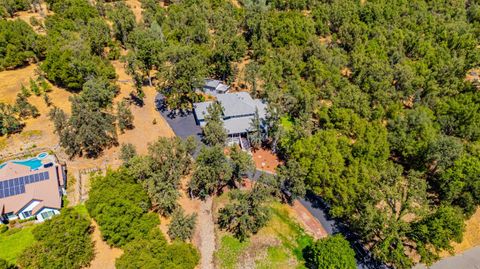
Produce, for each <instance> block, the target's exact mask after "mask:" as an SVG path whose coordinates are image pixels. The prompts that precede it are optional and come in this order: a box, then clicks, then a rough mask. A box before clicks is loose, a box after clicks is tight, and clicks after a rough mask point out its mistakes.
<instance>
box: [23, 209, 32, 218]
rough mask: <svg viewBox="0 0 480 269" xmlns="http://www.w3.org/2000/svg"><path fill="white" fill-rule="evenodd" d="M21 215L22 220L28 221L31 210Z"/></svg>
mask: <svg viewBox="0 0 480 269" xmlns="http://www.w3.org/2000/svg"><path fill="white" fill-rule="evenodd" d="M22 214H23V218H25V219H28V218H30V217H31V216H32V211H31V210H30V211H25V212H23V213H22Z"/></svg>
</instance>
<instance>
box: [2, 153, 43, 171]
mask: <svg viewBox="0 0 480 269" xmlns="http://www.w3.org/2000/svg"><path fill="white" fill-rule="evenodd" d="M47 156H48V153H46V152H42V153H40V154H38V156H37V157H35V158H31V159H28V160H14V161H8V162H12V163H15V164H20V165H25V166H28V167H30V170H37V169H39V168H42V167H43V163H42V160H43V159H45V158H46V157H47ZM8 162H5V163H2V164H0V169H2V168H3V167H4V166H5V165H7V163H8Z"/></svg>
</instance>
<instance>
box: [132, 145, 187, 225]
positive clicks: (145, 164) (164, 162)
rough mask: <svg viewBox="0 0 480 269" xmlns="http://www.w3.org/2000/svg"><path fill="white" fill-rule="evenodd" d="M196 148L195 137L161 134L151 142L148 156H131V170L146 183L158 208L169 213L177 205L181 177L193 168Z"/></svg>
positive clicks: (163, 212) (154, 204) (154, 206)
mask: <svg viewBox="0 0 480 269" xmlns="http://www.w3.org/2000/svg"><path fill="white" fill-rule="evenodd" d="M195 148H196V143H195V141H194V138H193V137H190V138H188V139H187V140H185V141H183V140H182V139H180V138H178V137H176V138H159V139H158V140H157V141H156V142H155V143H152V144H151V145H149V147H148V152H149V154H148V156H147V157H145V158H138V159H136V160H135V161H133V160H132V164H131V165H130V166H129V167H130V171H131V173H132V175H133V176H134V178H135V179H137V180H138V181H140V182H141V183H142V185H143V186H144V188H145V190H146V191H147V193H148V196H149V197H150V199H151V201H152V203H153V209H154V210H155V211H158V212H160V213H161V214H163V215H165V216H168V215H170V214H171V213H172V212H173V211H174V210H175V209H177V207H178V203H177V199H178V198H179V197H180V192H179V189H180V180H181V178H182V177H184V176H186V175H188V174H189V173H190V171H191V169H192V165H193V159H192V157H191V154H193V152H194V150H195Z"/></svg>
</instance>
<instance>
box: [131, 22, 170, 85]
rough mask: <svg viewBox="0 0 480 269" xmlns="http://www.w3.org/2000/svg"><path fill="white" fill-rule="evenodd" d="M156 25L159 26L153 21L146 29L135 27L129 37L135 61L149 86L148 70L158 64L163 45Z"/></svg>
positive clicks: (161, 36)
mask: <svg viewBox="0 0 480 269" xmlns="http://www.w3.org/2000/svg"><path fill="white" fill-rule="evenodd" d="M156 27H159V26H158V24H156V23H155V24H154V25H152V26H151V27H150V28H147V29H141V28H136V29H135V30H134V31H133V32H132V34H131V35H130V37H129V42H130V43H131V46H132V47H133V53H134V54H135V60H136V63H137V65H138V67H139V69H140V70H142V72H143V74H144V76H146V77H147V79H148V83H149V85H150V87H151V86H153V85H152V76H151V75H150V72H151V70H152V69H153V68H154V67H158V66H160V63H161V60H162V58H161V57H162V56H163V52H162V49H163V47H164V41H163V34H162V32H161V29H158V30H157V28H156Z"/></svg>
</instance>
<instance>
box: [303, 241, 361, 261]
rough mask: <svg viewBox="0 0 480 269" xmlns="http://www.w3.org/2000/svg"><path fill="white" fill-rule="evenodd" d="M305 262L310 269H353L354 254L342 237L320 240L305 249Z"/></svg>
mask: <svg viewBox="0 0 480 269" xmlns="http://www.w3.org/2000/svg"><path fill="white" fill-rule="evenodd" d="M306 253H307V254H306V256H307V257H305V260H306V261H307V263H309V265H310V268H319V269H324V268H330V269H349V268H351V269H355V268H357V267H356V262H355V252H354V251H353V249H352V248H351V247H350V243H349V242H348V241H347V240H346V239H345V238H344V237H343V236H342V235H334V236H329V237H327V238H324V239H320V240H318V241H317V242H315V243H313V244H312V245H311V246H309V247H308V248H307V251H306Z"/></svg>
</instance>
